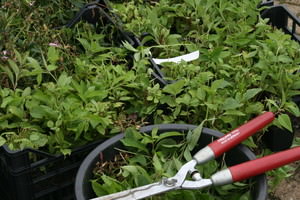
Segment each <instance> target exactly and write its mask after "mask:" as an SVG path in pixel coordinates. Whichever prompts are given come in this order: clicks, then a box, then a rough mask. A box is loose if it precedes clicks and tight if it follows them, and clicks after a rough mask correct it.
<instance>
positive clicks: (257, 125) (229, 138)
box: [208, 112, 275, 157]
mask: <svg viewBox="0 0 300 200" xmlns="http://www.w3.org/2000/svg"><path fill="white" fill-rule="evenodd" d="M274 118H275V115H274V114H273V113H272V112H265V113H263V114H262V115H260V116H258V117H256V118H254V119H252V120H251V121H249V122H247V123H246V124H244V125H242V126H240V127H239V128H236V129H234V130H233V131H231V132H229V133H227V134H226V135H224V136H223V137H221V138H219V139H218V140H215V141H214V142H212V143H210V144H209V145H208V146H209V147H210V148H211V150H212V151H213V152H214V154H215V157H218V156H220V155H221V154H223V153H225V152H226V151H228V150H229V149H231V148H233V147H234V146H236V145H238V144H239V143H241V142H242V141H244V140H245V139H247V138H248V137H250V136H251V135H253V134H254V133H256V132H257V131H259V130H260V129H262V128H263V127H265V126H266V125H267V124H269V123H271V122H272V121H273V120H274Z"/></svg>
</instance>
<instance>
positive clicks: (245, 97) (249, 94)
mask: <svg viewBox="0 0 300 200" xmlns="http://www.w3.org/2000/svg"><path fill="white" fill-rule="evenodd" d="M261 91H262V89H261V88H253V89H249V90H247V91H246V93H245V94H244V95H243V100H244V101H248V100H250V99H252V98H253V97H254V96H255V95H257V94H258V93H260V92H261Z"/></svg>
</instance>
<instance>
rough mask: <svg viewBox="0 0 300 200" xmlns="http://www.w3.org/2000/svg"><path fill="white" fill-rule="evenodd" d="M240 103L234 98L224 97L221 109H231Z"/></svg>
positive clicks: (237, 106) (239, 105)
mask: <svg viewBox="0 0 300 200" xmlns="http://www.w3.org/2000/svg"><path fill="white" fill-rule="evenodd" d="M242 105H243V104H241V103H240V102H238V101H237V100H236V99H233V98H227V99H225V101H224V103H223V109H224V110H233V109H236V108H239V107H241V106H242Z"/></svg>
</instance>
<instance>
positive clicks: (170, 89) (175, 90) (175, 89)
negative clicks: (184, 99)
mask: <svg viewBox="0 0 300 200" xmlns="http://www.w3.org/2000/svg"><path fill="white" fill-rule="evenodd" d="M184 85H185V80H183V79H181V80H179V81H177V82H175V83H172V84H169V85H166V86H165V87H164V88H163V91H164V92H166V93H168V94H171V95H174V96H176V95H177V94H179V93H180V92H181V91H182V90H183V87H184Z"/></svg>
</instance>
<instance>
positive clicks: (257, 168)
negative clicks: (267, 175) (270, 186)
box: [228, 147, 300, 181]
mask: <svg viewBox="0 0 300 200" xmlns="http://www.w3.org/2000/svg"><path fill="white" fill-rule="evenodd" d="M297 160H300V147H295V148H292V149H289V150H285V151H282V152H279V153H275V154H272V155H269V156H265V157H262V158H258V159H256V160H251V161H248V162H245V163H242V164H239V165H235V166H233V167H229V168H228V169H229V170H230V172H231V175H232V179H233V181H242V180H245V179H247V178H250V177H252V176H256V175H259V174H262V173H264V172H266V171H269V170H272V169H275V168H278V167H281V166H283V165H286V164H289V163H292V162H295V161H297Z"/></svg>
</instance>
